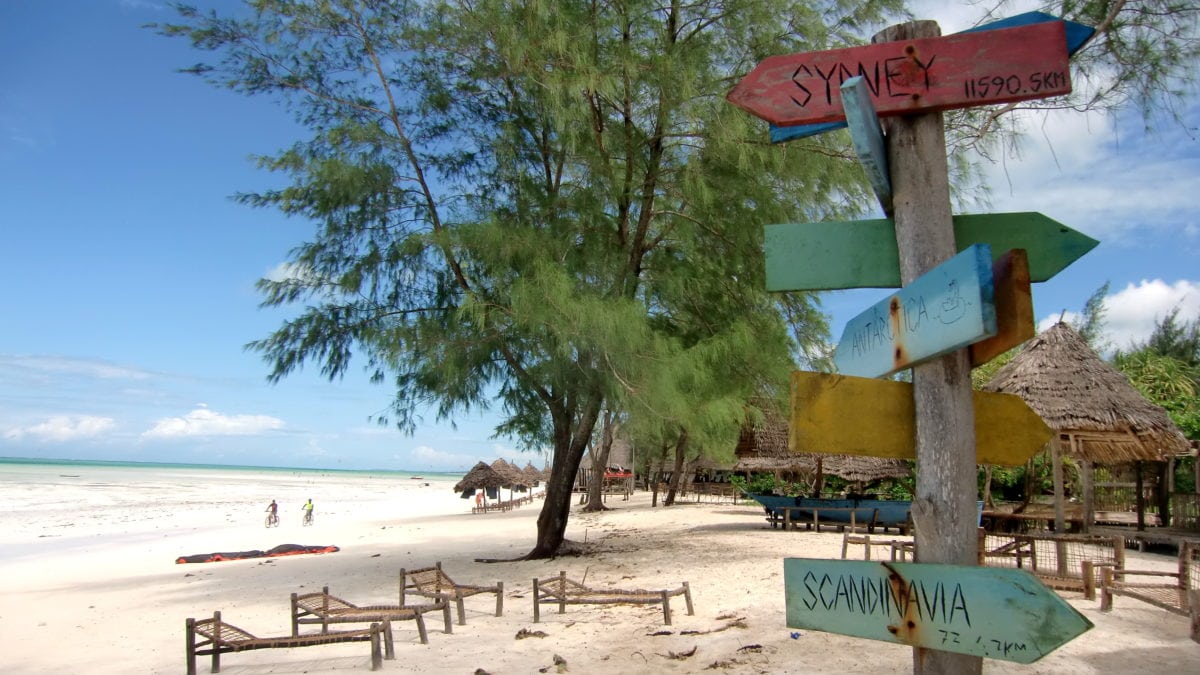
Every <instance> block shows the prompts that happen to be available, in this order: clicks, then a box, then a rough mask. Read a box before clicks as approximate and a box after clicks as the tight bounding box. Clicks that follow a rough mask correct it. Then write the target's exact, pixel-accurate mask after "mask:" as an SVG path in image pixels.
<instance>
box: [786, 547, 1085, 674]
mask: <svg viewBox="0 0 1200 675" xmlns="http://www.w3.org/2000/svg"><path fill="white" fill-rule="evenodd" d="M783 581H784V594H785V596H786V604H787V625H788V626H789V627H790V628H806V629H809V630H820V631H825V632H827V633H836V634H838V635H852V636H855V637H861V638H867V639H870V640H881V641H884V642H893V643H899V644H905V645H909V646H912V647H923V648H926V649H937V650H940V651H945V652H956V653H959V654H970V655H972V656H982V657H987V658H990V659H999V660H1002V661H1013V662H1016V663H1033V662H1034V661H1037V660H1038V659H1040V658H1042V657H1043V656H1045V655H1046V654H1049V653H1050V652H1052V651H1054V650H1055V649H1058V648H1059V647H1061V646H1062V645H1064V644H1066V643H1068V642H1070V641H1071V640H1073V639H1075V638H1076V637H1078V636H1080V635H1082V634H1083V633H1085V632H1086V631H1088V630H1090V629H1091V628H1092V622H1091V621H1088V620H1087V618H1085V617H1084V616H1083V615H1081V614H1080V613H1079V612H1078V611H1076V610H1075V608H1074V607H1072V606H1071V605H1069V604H1067V602H1066V601H1065V600H1063V599H1062V598H1060V597H1059V596H1058V595H1057V594H1056V593H1054V591H1051V590H1050V589H1049V588H1047V587H1046V585H1045V584H1043V583H1042V582H1040V581H1038V580H1037V578H1036V577H1034V576H1033V575H1032V574H1030V573H1029V572H1026V571H1025V570H1021V569H1014V568H995V567H963V566H958V565H936V564H929V563H901V562H893V563H889V562H870V561H858V560H822V559H810V558H785V559H784V561H783Z"/></svg>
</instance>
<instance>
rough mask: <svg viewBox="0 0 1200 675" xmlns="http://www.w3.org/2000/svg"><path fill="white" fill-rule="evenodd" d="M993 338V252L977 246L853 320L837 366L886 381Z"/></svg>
mask: <svg viewBox="0 0 1200 675" xmlns="http://www.w3.org/2000/svg"><path fill="white" fill-rule="evenodd" d="M995 334H996V305H995V289H994V286H993V283H992V250H991V248H990V247H989V246H988V245H987V244H975V245H974V246H970V247H968V248H967V250H965V251H963V252H962V253H959V254H958V255H956V256H954V257H953V258H951V259H949V260H947V261H946V262H944V263H942V264H941V265H938V266H937V267H935V268H933V269H932V270H930V271H929V272H926V273H925V274H923V275H921V277H920V278H918V279H917V280H916V281H914V282H912V283H911V284H909V285H907V286H905V287H904V288H902V289H900V291H899V292H898V293H896V294H894V295H892V296H890V297H887V298H884V299H883V300H881V301H880V302H878V303H876V304H875V305H874V306H873V307H871V308H870V309H868V310H867V311H865V312H863V313H862V314H859V315H858V316H856V317H854V318H853V319H851V320H850V321H849V323H847V324H846V329H845V331H844V332H843V333H842V339H841V341H839V342H838V346H837V351H836V352H835V354H834V357H833V362H834V363H835V364H837V369H838V372H839V373H842V374H843V375H856V376H858V377H882V376H884V375H891V374H892V373H894V372H896V371H897V370H901V369H904V368H908V367H911V366H914V365H916V364H918V363H921V362H922V361H927V360H929V359H932V358H935V357H938V356H941V355H942V354H945V353H947V352H951V351H954V350H955V349H960V348H962V347H966V346H967V345H970V344H974V343H976V342H979V341H980V340H983V339H985V338H989V337H991V336H993V335H995Z"/></svg>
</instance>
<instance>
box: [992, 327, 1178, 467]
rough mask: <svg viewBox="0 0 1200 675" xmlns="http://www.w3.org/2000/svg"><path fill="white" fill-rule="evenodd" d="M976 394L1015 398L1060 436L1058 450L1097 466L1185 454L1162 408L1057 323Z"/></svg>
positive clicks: (1027, 345) (1029, 344)
mask: <svg viewBox="0 0 1200 675" xmlns="http://www.w3.org/2000/svg"><path fill="white" fill-rule="evenodd" d="M983 388H984V390H986V391H994V392H1000V393H1005V394H1016V395H1017V396H1020V397H1021V398H1022V399H1024V400H1025V403H1026V404H1028V405H1029V407H1030V408H1032V409H1033V411H1034V412H1036V413H1037V414H1038V415H1039V416H1041V418H1042V419H1043V420H1045V422H1046V424H1047V425H1048V426H1049V427H1050V428H1051V429H1054V430H1055V431H1057V432H1058V433H1059V434H1060V435H1063V436H1066V437H1068V439H1069V440H1071V441H1072V442H1071V443H1065V444H1064V445H1063V452H1064V453H1065V454H1067V455H1068V456H1071V457H1075V458H1076V459H1082V460H1087V461H1091V462H1096V463H1099V464H1122V463H1126V462H1133V461H1138V460H1150V461H1163V460H1165V459H1166V458H1167V457H1169V456H1172V455H1178V454H1183V453H1186V452H1187V451H1188V441H1187V439H1186V438H1185V437H1184V436H1183V434H1182V433H1181V432H1180V431H1179V428H1178V427H1176V426H1175V424H1174V423H1173V422H1171V419H1170V418H1169V417H1168V416H1167V413H1166V411H1164V410H1163V409H1162V408H1160V407H1159V406H1157V405H1154V404H1153V403H1151V402H1150V401H1148V400H1146V398H1145V397H1143V396H1142V395H1141V394H1140V393H1139V392H1138V390H1137V389H1134V387H1133V385H1131V384H1130V383H1129V380H1128V379H1127V378H1126V377H1125V376H1124V375H1123V374H1121V372H1120V371H1118V370H1117V369H1115V368H1113V367H1112V366H1110V365H1109V364H1107V363H1105V362H1104V361H1103V360H1102V359H1101V358H1100V357H1099V356H1098V355H1097V354H1096V352H1094V351H1092V349H1091V347H1088V345H1087V343H1086V342H1084V340H1083V338H1082V337H1080V336H1079V333H1076V332H1075V330H1074V329H1072V328H1071V327H1070V326H1068V325H1067V324H1065V323H1061V322H1060V323H1057V324H1055V325H1054V326H1052V327H1051V328H1049V329H1047V330H1046V331H1043V332H1042V333H1041V334H1039V335H1038V336H1036V337H1034V338H1033V339H1031V340H1030V341H1029V342H1027V343H1026V344H1025V347H1024V349H1022V350H1021V353H1019V354H1017V355H1016V356H1015V357H1013V360H1012V361H1009V362H1008V363H1007V364H1005V365H1004V367H1003V368H1001V369H1000V370H998V371H996V374H995V375H994V376H992V379H991V380H989V381H988V383H987V384H986V385H984V387H983Z"/></svg>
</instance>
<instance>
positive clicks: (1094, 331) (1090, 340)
mask: <svg viewBox="0 0 1200 675" xmlns="http://www.w3.org/2000/svg"><path fill="white" fill-rule="evenodd" d="M1108 287H1109V282H1107V281H1105V282H1104V285H1102V286H1100V288H1097V289H1096V290H1095V291H1094V292H1093V293H1092V294H1091V295H1090V296H1089V297H1088V299H1087V302H1085V303H1084V305H1083V312H1082V313H1081V314H1080V316H1079V319H1078V320H1075V321H1072V322H1070V325H1071V328H1074V329H1075V332H1076V333H1079V337H1081V338H1083V341H1084V342H1086V343H1087V345H1088V346H1089V347H1091V348H1092V351H1094V352H1097V353H1100V352H1103V351H1106V350H1107V349H1108V347H1109V345H1108V343H1107V342H1106V341H1105V340H1104V339H1103V336H1104V298H1106V297H1107V296H1108Z"/></svg>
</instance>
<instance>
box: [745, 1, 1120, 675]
mask: <svg viewBox="0 0 1200 675" xmlns="http://www.w3.org/2000/svg"><path fill="white" fill-rule="evenodd" d="M1010 23H1011V24H1015V25H1008V26H1007V27H1003V28H997V27H989V28H991V29H990V30H981V31H974V32H968V33H960V34H957V35H951V36H942V35H941V32H940V29H939V28H938V26H937V24H936V23H934V22H932V21H914V22H910V23H906V24H900V25H896V26H891V27H889V28H887V29H885V30H884V31H882V32H880V33H879V34H877V35H875V37H874V38H873V39H872V44H871V45H866V46H862V47H852V48H848V49H838V50H831V51H824V52H814V53H809V54H792V55H787V56H776V57H771V58H768V59H766V60H764V61H763V62H762V63H760V64H758V66H757V67H756V68H754V70H753V71H751V72H750V73H749V74H748V75H747V76H746V77H745V78H744V79H742V80H741V81H740V82H739V83H738V84H737V86H736V87H734V89H733V90H732V91H730V92H729V95H728V97H727V98H728V100H729V101H730V102H732V103H733V104H735V105H737V106H739V107H741V108H743V109H745V110H747V111H749V112H750V113H752V114H754V115H756V116H758V117H761V118H762V119H765V120H767V121H768V122H770V123H771V124H772V125H773V127H774V128H773V130H772V140H776V138H775V133H774V131H775V128H778V127H787V126H797V127H799V128H801V129H803V130H804V131H805V133H809V132H810V130H812V129H818V130H821V131H824V130H830V129H833V128H837V126H839V125H840V124H841V122H842V120H843V119H844V118H845V119H849V120H850V125H851V126H852V139H853V140H854V142H855V145H856V149H857V150H858V152H859V155H860V157H866V159H864V164H865V165H866V168H867V172H868V176H870V179H871V183H872V185H873V187H874V188H875V191H876V193H877V195H878V196H879V198H880V203H881V204H882V205H883V207H884V210H885V214H887V215H889V216H891V217H890V218H889V219H887V220H878V221H860V222H856V223H824V224H819V225H818V224H807V225H776V226H768V229H767V232H766V244H765V249H766V253H767V290H772V291H791V290H828V289H839V288H869V287H884V288H896V287H901V286H903V287H904V288H903V290H902V291H901V292H900V293H897V294H896V295H895V296H893V297H892V298H890V299H889V300H888V312H889V313H888V314H887V316H888V322H887V323H886V324H884V323H883V322H882V318H881V317H882V316H883V314H882V313H880V312H879V311H878V309H877V308H873V309H871V310H868V312H867V313H866V314H865V315H864V316H865V318H864V317H863V316H860V317H859V319H862V321H861V322H860V324H859V325H858V327H857V329H856V328H855V327H854V325H853V322H852V326H850V327H847V335H848V336H849V337H848V338H847V337H843V345H844V348H843V346H839V352H845V353H843V354H842V359H841V365H843V366H845V367H847V368H857V367H858V366H859V365H860V362H862V363H867V364H868V365H863V366H862V367H863V369H864V370H863V372H868V373H878V372H891V370H892V369H894V368H895V367H906V366H907V365H913V368H912V384H911V385H908V384H905V383H899V382H889V381H886V380H876V379H867V378H857V377H852V376H845V375H823V374H817V373H803V372H799V373H794V374H793V376H792V414H791V437H790V448H791V449H792V450H793V451H797V452H828V453H835V454H863V455H870V456H876V457H879V456H883V457H906V458H912V457H915V458H916V460H917V471H916V489H915V491H914V492H915V498H914V499H913V502H912V519H913V525H914V530H913V531H914V545H915V547H916V551H917V555H918V557H917V559H918V560H920V561H921V564H919V565H918V564H914V565H912V566H911V567H909V566H908V565H904V564H895V565H892V566H886V565H885V567H886V570H885V571H886V573H885V574H883V575H882V576H879V575H878V572H874V574H875V575H876V576H871V574H872V572H868V568H870V569H871V570H878V569H880V568H879V567H878V566H877V565H874V564H873V563H864V564H865V565H866V566H867V567H862V568H859V567H851V566H847V564H845V563H843V564H842V566H838V564H837V563H833V564H832V565H833V566H832V567H822V565H831V563H827V562H822V563H820V564H815V565H814V564H812V563H805V562H803V561H801V562H799V563H797V562H796V561H788V565H789V566H788V568H787V579H788V584H789V589H788V597H787V601H788V619H789V621H788V624H789V625H791V626H797V627H809V628H814V629H819V630H828V631H833V632H839V633H844V634H848V635H863V636H864V637H876V635H879V636H881V637H880V639H895V640H896V641H900V642H903V643H905V644H910V645H913V647H914V650H913V668H914V671H915V672H917V673H921V674H922V675H925V674H932V673H938V674H939V675H951V674H954V675H961V674H971V673H979V672H981V670H982V662H981V660H980V658H979V657H982V656H988V657H992V658H1011V659H1012V660H1020V659H1021V658H1023V657H1024V656H1025V654H1026V653H1028V654H1030V655H1033V656H1032V658H1031V659H1030V660H1034V659H1036V658H1040V657H1041V656H1042V655H1044V654H1045V653H1046V652H1048V651H1050V650H1052V649H1054V648H1056V647H1057V646H1059V645H1061V644H1063V643H1065V642H1066V641H1068V640H1070V639H1071V638H1073V637H1075V636H1076V635H1078V634H1080V633H1082V632H1083V631H1084V630H1087V628H1089V627H1090V624H1088V623H1087V621H1086V620H1082V621H1079V620H1078V619H1081V617H1075V620H1074V622H1073V623H1072V620H1071V618H1070V617H1066V618H1064V615H1063V614H1061V613H1056V612H1057V611H1058V610H1057V609H1056V608H1054V607H1051V606H1050V605H1047V604H1046V603H1045V602H1043V601H1042V596H1045V595H1047V594H1048V592H1047V591H1046V590H1045V587H1044V586H1041V585H1040V584H1037V586H1036V587H1029V586H1022V584H1023V583H1024V582H1025V581H1029V579H1016V578H1014V577H1012V575H1010V574H1009V573H1007V572H1006V573H1004V574H995V573H994V572H997V570H987V571H986V572H987V573H984V572H985V571H983V570H971V569H970V568H960V567H950V566H949V565H973V564H975V561H976V559H977V557H976V553H977V551H976V541H977V538H976V529H977V527H978V522H977V519H976V518H974V517H972V516H973V514H974V510H975V503H976V492H977V486H976V475H977V464H976V463H977V462H980V463H989V464H1010V465H1013V464H1020V463H1023V462H1024V461H1025V460H1026V459H1027V458H1028V457H1030V456H1031V455H1032V454H1033V453H1034V452H1036V451H1037V450H1038V449H1040V448H1041V447H1042V446H1043V445H1044V444H1045V443H1046V442H1047V441H1048V440H1049V439H1050V438H1051V436H1052V435H1053V434H1052V433H1051V431H1050V430H1049V428H1047V427H1046V425H1045V423H1044V422H1042V420H1041V419H1040V418H1039V417H1038V416H1037V415H1036V414H1034V413H1033V412H1032V411H1031V410H1029V407H1028V406H1026V405H1025V403H1024V402H1023V401H1022V400H1021V399H1019V398H1017V397H1011V396H1010V397H1003V396H1002V395H998V394H990V395H985V394H982V393H978V392H972V389H971V382H970V368H971V361H970V360H969V357H968V350H967V349H958V348H955V347H954V346H953V345H961V344H964V341H965V342H971V341H972V340H975V339H976V338H978V337H981V335H980V333H987V330H983V329H975V336H974V337H962V336H953V337H952V336H950V335H949V333H950V332H951V331H950V330H949V329H945V330H942V329H939V330H934V331H931V332H930V333H929V334H928V335H926V334H924V332H923V331H921V330H916V331H911V332H913V333H921V335H920V337H919V338H916V339H915V340H914V339H913V335H911V334H910V331H909V329H910V327H917V326H920V325H922V324H921V323H920V322H918V321H916V320H915V319H916V318H920V319H921V320H922V321H924V319H925V318H926V314H922V313H921V312H920V307H921V306H922V304H921V303H922V302H923V301H924V302H927V301H928V300H927V291H926V289H925V287H924V283H925V280H926V278H927V277H929V276H930V275H928V274H927V273H930V271H931V270H933V271H934V275H933V276H934V277H936V273H937V269H940V267H939V266H942V265H943V263H945V262H946V261H947V260H949V259H951V258H954V257H955V255H956V253H958V252H961V251H963V250H964V249H967V248H968V247H970V246H972V245H973V244H990V245H991V252H992V253H994V254H995V255H1002V254H1003V253H1004V252H1006V251H1009V250H1010V249H1024V250H1026V251H1027V254H1028V255H1027V258H1028V259H1027V263H1028V265H1027V269H1028V278H1029V279H1032V280H1033V281H1042V280H1045V279H1048V278H1050V277H1051V276H1053V275H1054V274H1055V273H1057V272H1058V271H1059V270H1060V269H1062V268H1063V267H1065V266H1066V265H1068V264H1070V263H1071V262H1072V261H1074V260H1075V259H1076V258H1078V257H1079V256H1081V255H1083V253H1085V252H1087V251H1088V250H1090V249H1091V248H1092V247H1093V246H1095V245H1096V242H1095V241H1093V240H1091V239H1089V238H1087V237H1083V236H1082V235H1079V234H1078V233H1075V232H1073V231H1071V230H1070V229H1069V228H1065V227H1063V226H1062V225H1060V224H1058V223H1055V222H1054V221H1051V220H1050V219H1048V218H1045V217H1044V216H1040V215H1039V214H1016V215H1015V216H1007V217H1006V216H974V217H959V218H954V217H953V216H952V214H951V210H950V186H949V171H948V167H947V161H946V153H945V148H946V136H945V126H944V122H943V120H942V116H941V114H940V113H939V111H941V110H948V109H952V108H963V107H971V106H979V105H990V104H996V103H1009V102H1014V101H1023V100H1029V99H1035V98H1045V97H1050V96H1057V95H1060V94H1065V93H1068V92H1070V91H1071V81H1070V69H1069V65H1068V61H1067V59H1068V40H1069V39H1070V40H1071V41H1072V42H1073V43H1076V44H1075V46H1076V47H1077V46H1078V45H1079V44H1082V41H1081V40H1080V39H1079V31H1074V35H1073V36H1072V37H1070V38H1069V37H1068V33H1071V32H1072V31H1071V27H1070V26H1067V25H1066V24H1064V22H1062V21H1058V20H1053V17H1049V20H1047V18H1046V17H1045V15H1038V16H1036V17H1034V18H1033V19H1032V20H1025V19H1019V20H1013V21H1012V22H1010ZM1083 40H1086V38H1083ZM856 77H858V78H861V80H857V81H852V80H854V78H856ZM843 85H848V86H843ZM864 94H865V95H864ZM872 107H873V109H874V110H875V112H876V114H877V115H878V116H879V118H881V122H882V126H883V132H884V133H883V141H884V142H883V144H882V145H883V147H884V149H885V151H886V157H885V156H883V155H882V154H881V152H880V150H879V143H877V142H876V139H877V137H878V133H877V132H878V129H876V128H874V126H875V125H874V123H873V122H871V121H870V120H869V119H866V118H867V117H868V115H867V114H866V111H867V110H869V109H871V108H872ZM802 135H803V134H802ZM864 149H865V152H864ZM968 221H971V222H968ZM974 250H975V253H974V254H968V255H967V258H972V257H974V258H975V260H976V263H975V265H974V267H975V268H976V270H975V273H976V275H977V276H976V278H980V279H982V278H983V275H984V272H983V271H981V270H987V267H988V264H987V263H988V258H990V257H991V256H990V255H983V256H980V254H979V253H978V251H980V250H981V249H974ZM981 258H982V259H981ZM1017 258H1019V254H1016V256H1014V258H1013V259H1011V260H1009V261H1008V262H1001V263H1000V265H999V266H998V269H999V272H1000V276H1001V278H1003V279H1005V281H1004V285H1005V286H1006V288H1008V289H1009V290H1011V291H1012V297H1006V298H1005V299H1004V300H1003V304H1004V305H1005V307H1004V308H1003V309H1000V310H996V309H995V308H993V309H992V311H993V312H998V313H999V314H1001V323H1002V324H1003V323H1005V322H1008V321H1017V322H1020V323H1022V324H1031V323H1032V312H1031V310H1029V312H1028V315H1027V314H1026V311H1027V310H1026V307H1025V305H1023V304H1022V303H1023V299H1022V298H1021V297H1020V293H1021V289H1022V287H1023V286H1022V284H1024V283H1025V281H1024V280H1025V277H1024V276H1023V271H1022V270H1020V269H1018V267H1019V265H1020V261H1019V260H1017ZM1010 267H1011V271H1009V268H1010ZM935 268H937V269H935ZM1006 273H1007V276H1005V274H1006ZM964 274H965V273H964ZM988 275H989V278H990V279H991V281H992V283H993V284H994V283H995V278H994V277H995V273H992V272H990V271H988ZM948 278H953V279H954V280H955V284H954V286H957V285H958V283H959V281H960V280H961V279H960V277H959V275H958V273H957V272H956V273H955V274H954V275H953V276H952V277H948ZM948 278H947V279H948ZM964 278H965V277H964ZM947 279H943V280H942V285H944V286H946V287H947V288H949V287H950V284H949V281H948V280H947ZM934 285H935V286H936V285H937V284H936V283H935V284H934ZM980 285H981V286H987V285H989V284H988V283H987V280H986V279H983V280H982V282H981V284H980ZM930 297H931V296H930ZM971 297H975V295H974V294H972V296H971ZM980 297H981V298H982V294H981V295H980ZM961 300H963V298H962V297H961V296H956V295H955V294H954V293H953V292H948V293H944V294H940V295H938V297H937V298H936V301H937V302H938V303H939V304H940V303H943V302H944V303H946V306H947V307H948V308H949V307H951V306H953V305H955V303H956V302H959V301H961ZM992 300H993V301H994V298H992ZM979 302H980V304H982V300H980V301H979ZM924 306H925V308H926V309H928V304H925V305H924ZM910 308H911V310H915V313H910V311H911V310H910ZM986 315H987V310H986V309H984V310H982V311H981V316H980V320H979V322H978V323H980V324H984V323H986V320H987V318H986ZM938 316H939V317H940V316H942V315H940V314H939V315H938ZM947 316H949V315H947ZM1011 317H1016V318H1015V319H1013V318H1011ZM995 318H996V317H995V315H993V316H992V317H991V319H992V321H993V323H992V325H991V333H990V334H993V335H995V339H996V342H994V343H991V344H988V345H986V346H983V347H980V349H979V350H977V353H976V356H977V358H990V357H989V356H988V355H989V354H995V353H998V352H997V351H996V350H1001V351H1002V349H1003V348H1004V347H1003V345H1005V344H1008V345H1011V344H1012V343H1013V340H1016V339H1018V337H1019V336H1020V335H1023V334H1025V333H1026V332H1028V331H1029V327H1028V326H1027V325H1021V326H1017V327H1010V326H1003V325H1002V326H997V325H996V324H995ZM859 319H856V321H858V320H859ZM951 323H953V322H951ZM925 325H927V326H931V325H933V324H932V322H931V323H929V324H925ZM885 328H886V329H887V330H885ZM997 329H999V332H998V334H997ZM943 332H945V333H947V334H946V335H941V334H940V333H943ZM877 336H878V337H879V338H880V339H878V340H876V337H877ZM884 336H886V337H887V338H888V340H887V343H886V345H885V342H884V340H883V339H882V338H883V337H884ZM856 340H857V342H856ZM876 343H878V345H877V344H876ZM913 343H915V344H919V345H921V348H922V349H925V348H926V347H928V348H929V350H931V351H930V354H933V353H937V352H938V351H939V350H942V349H949V350H950V351H948V353H945V354H943V355H941V356H940V357H936V358H933V357H926V356H917V357H916V358H910V356H909V355H908V354H906V353H905V352H908V351H911V349H912V346H913ZM876 346H879V347H884V346H886V348H887V349H886V350H881V353H882V354H884V355H885V356H886V357H889V358H885V359H884V365H883V366H880V365H878V364H877V363H876V359H875V358H874V356H875V355H874V354H868V352H872V351H874V347H876ZM855 350H858V352H859V353H857V354H853V358H848V357H846V355H845V354H850V353H853V352H855ZM926 359H927V360H926ZM889 361H890V363H889ZM914 364H915V365H914ZM881 368H882V369H883V370H882V371H881V370H880V369H881ZM928 563H947V564H949V565H929V564H928ZM805 564H808V567H804V566H803V565H805ZM796 565H800V567H796ZM902 567H903V568H902ZM962 570H968V571H965V572H964V571H962ZM1016 576H1020V575H1016ZM1026 577H1027V575H1026ZM1034 583H1035V584H1036V583H1037V582H1034ZM872 589H874V590H872ZM890 589H895V591H894V592H893V591H892V590H890ZM856 593H857V594H858V595H857V596H856ZM872 593H874V595H871V594H872ZM1049 595H1052V594H1049ZM931 597H932V600H930V598H931ZM865 598H871V599H872V600H867V599H865ZM885 599H888V601H889V602H891V603H893V605H894V606H895V607H897V608H898V609H897V610H896V611H895V612H892V611H891V610H883V611H882V613H881V611H880V610H879V606H880V603H883V602H884V601H885ZM993 600H994V602H992V601H993ZM871 602H874V603H876V604H869V603H871ZM797 603H798V604H797ZM864 603H867V604H864ZM868 605H869V606H868ZM889 606H890V605H889ZM801 607H803V609H804V610H805V612H807V614H805V613H804V612H801V611H800V608H801ZM818 607H819V608H820V609H819V610H818V609H817V608H818ZM971 607H975V608H976V609H974V610H972V609H970V608H971ZM970 611H974V612H975V613H976V614H975V615H976V616H977V617H982V619H981V621H980V623H979V624H977V625H972V624H971V622H970V621H968V620H967V618H966V617H967V614H968V613H969V612H970ZM856 612H857V613H856ZM892 614H895V615H896V616H892ZM807 617H811V621H810V620H809V618H807ZM868 618H870V620H867V619H868ZM939 620H940V621H941V625H938V623H939ZM964 624H965V625H966V628H968V629H970V630H964V629H963V625H964ZM997 624H1000V626H998V627H995V628H990V629H989V631H987V632H985V631H982V630H975V628H977V627H980V628H981V627H983V626H985V625H986V626H996V625H997ZM881 628H882V631H883V632H882V633H879V630H880V629H881ZM871 631H873V632H871ZM935 631H936V632H935ZM868 632H871V634H868ZM1042 637H1048V639H1046V640H1044V641H1043V640H1042V639H1041V638H1042ZM964 645H965V646H964Z"/></svg>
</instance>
